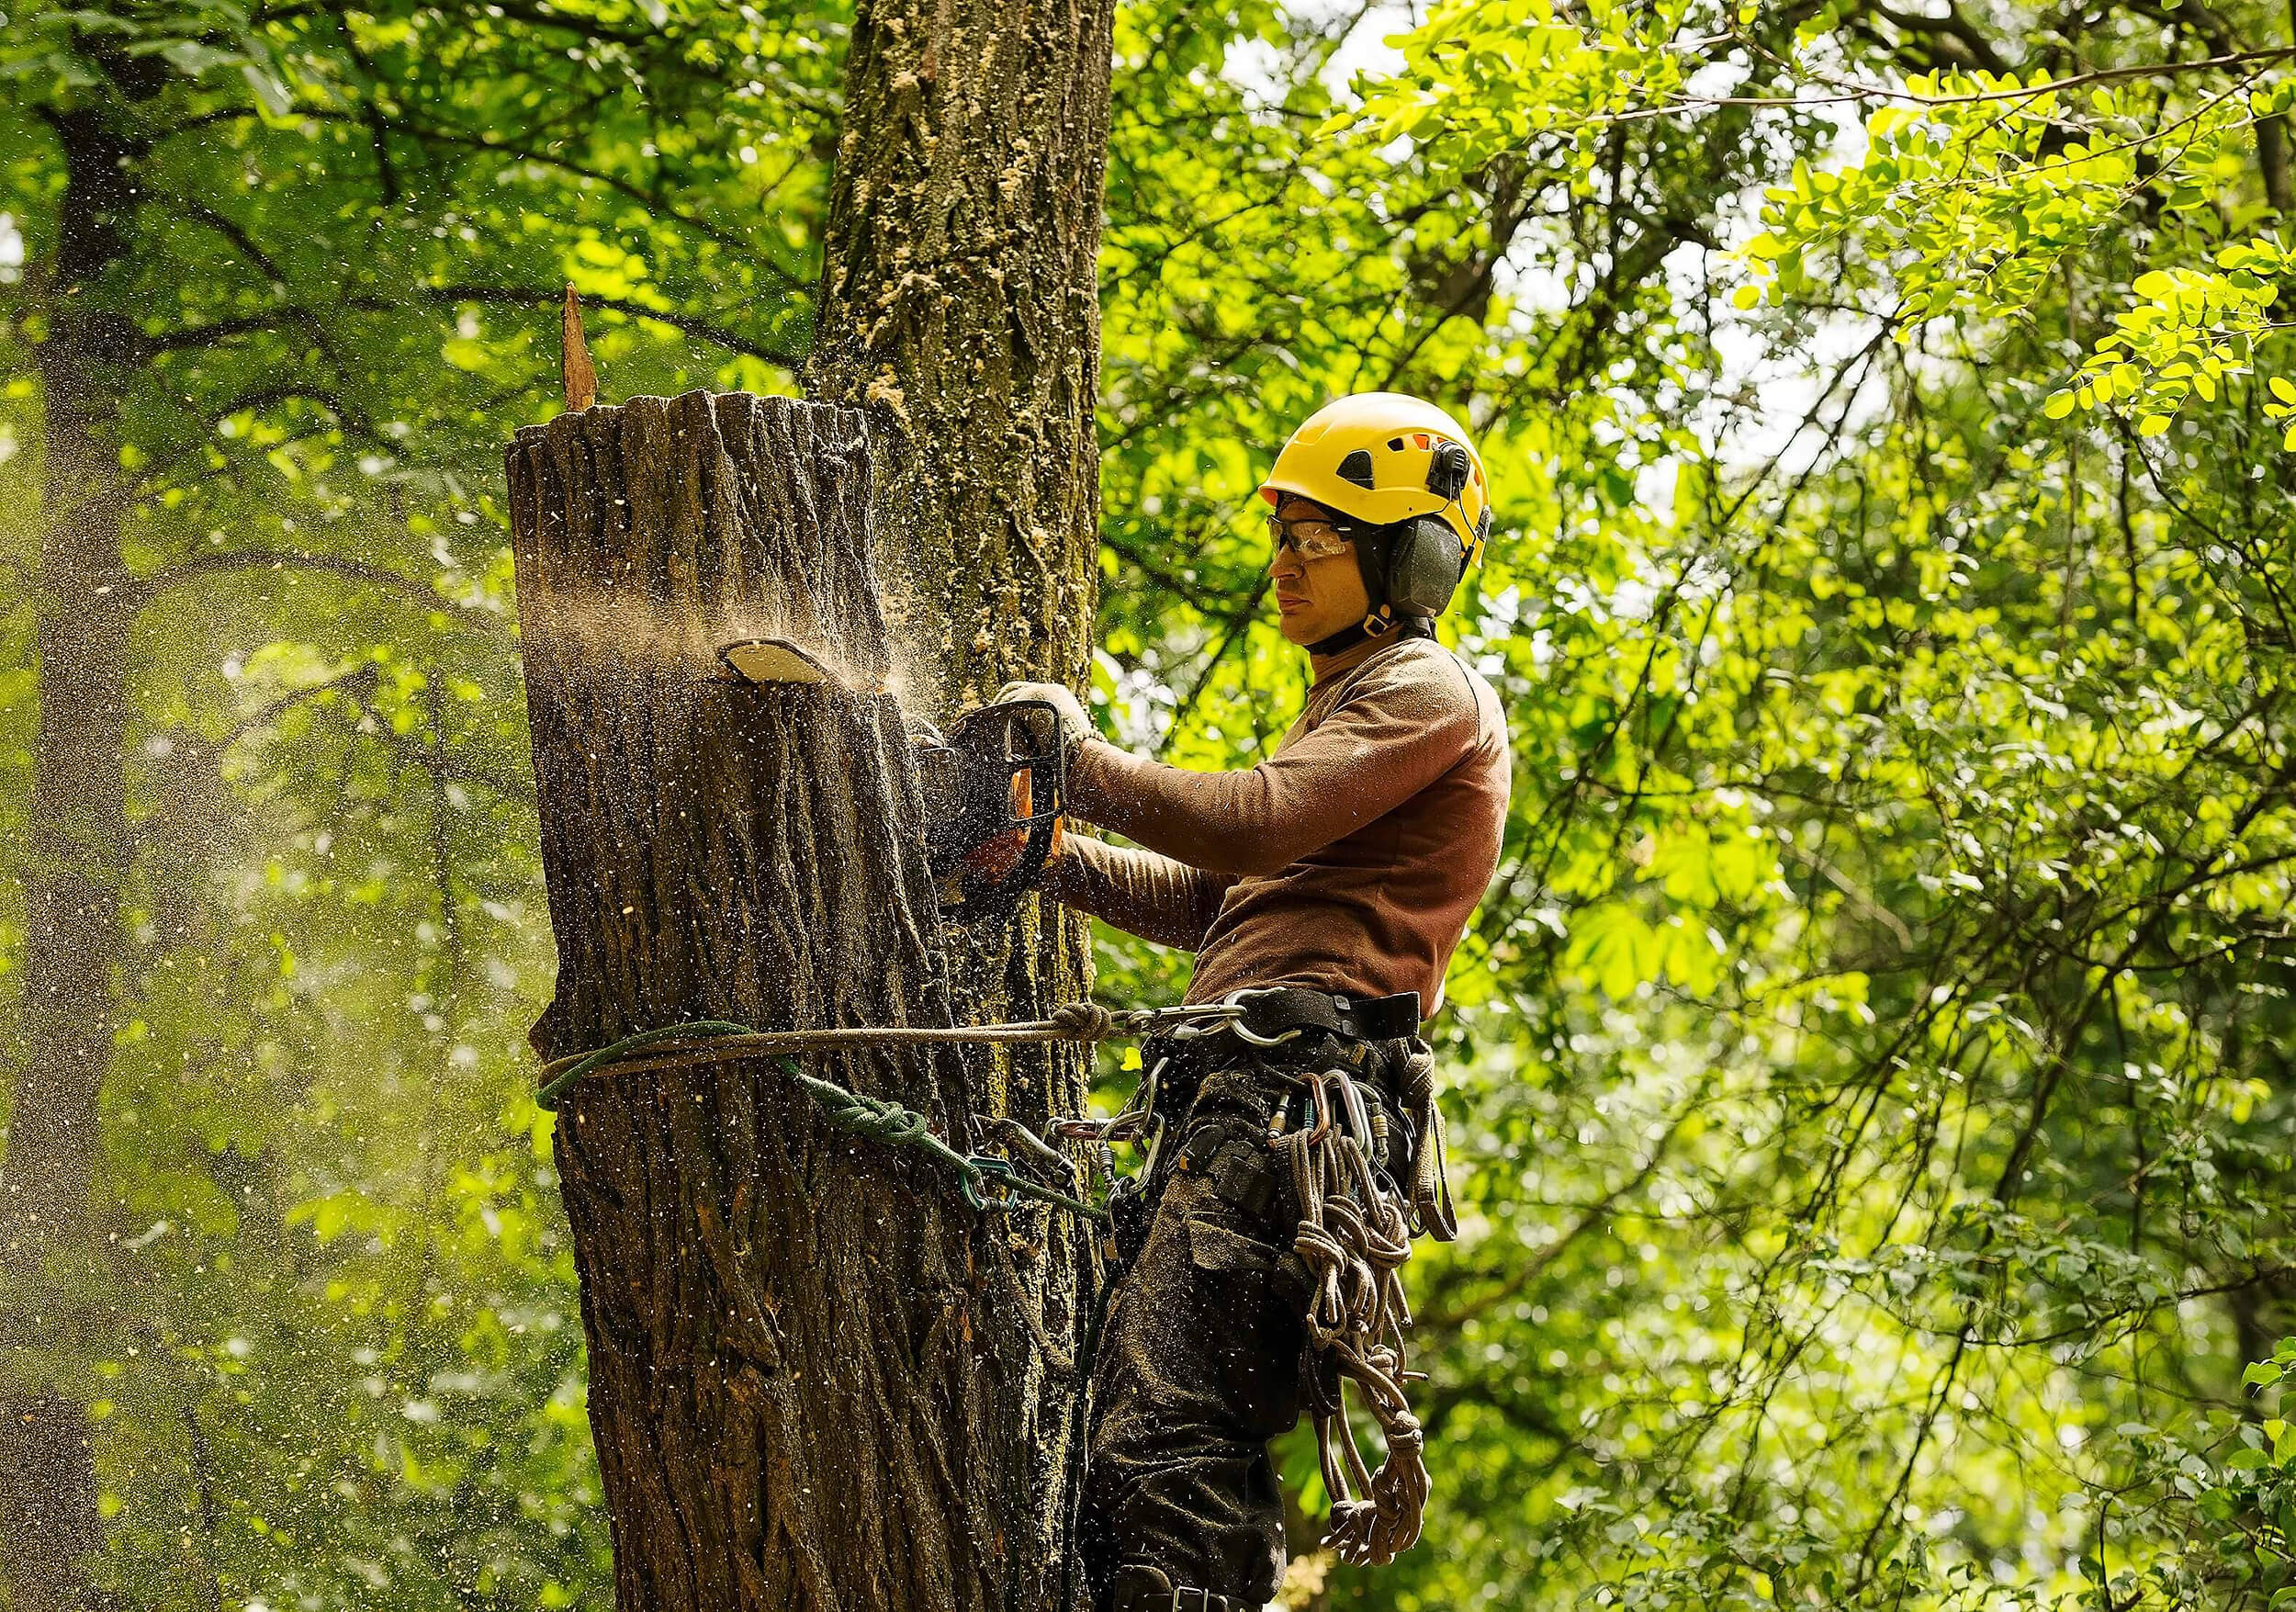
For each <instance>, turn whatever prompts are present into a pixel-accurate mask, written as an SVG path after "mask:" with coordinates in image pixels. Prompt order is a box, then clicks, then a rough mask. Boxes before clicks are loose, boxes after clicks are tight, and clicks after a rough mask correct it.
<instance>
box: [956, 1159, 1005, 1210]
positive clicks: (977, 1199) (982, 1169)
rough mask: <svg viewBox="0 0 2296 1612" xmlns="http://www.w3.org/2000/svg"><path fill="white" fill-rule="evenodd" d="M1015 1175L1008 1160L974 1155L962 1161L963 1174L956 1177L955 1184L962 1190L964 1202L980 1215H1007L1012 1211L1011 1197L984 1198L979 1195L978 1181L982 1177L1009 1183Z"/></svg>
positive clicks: (1000, 1195)
mask: <svg viewBox="0 0 2296 1612" xmlns="http://www.w3.org/2000/svg"><path fill="white" fill-rule="evenodd" d="M1017 1174H1018V1172H1016V1171H1015V1170H1014V1169H1013V1167H1012V1163H1011V1161H1010V1160H1008V1159H1001V1158H998V1157H997V1156H996V1155H995V1154H991V1153H976V1154H974V1155H971V1156H970V1157H968V1158H967V1159H966V1160H965V1161H964V1169H963V1172H962V1174H960V1175H959V1176H958V1177H957V1182H958V1184H959V1186H961V1187H962V1189H963V1190H964V1201H966V1202H967V1203H970V1204H971V1205H972V1206H973V1207H974V1209H975V1210H976V1211H978V1212H980V1213H982V1214H989V1213H996V1214H1008V1213H1010V1212H1011V1211H1012V1199H1011V1197H1010V1196H1009V1195H1008V1194H1007V1193H1003V1192H999V1193H998V1194H996V1196H995V1197H994V1198H985V1197H983V1196H982V1195H981V1187H980V1181H981V1178H982V1177H983V1176H994V1177H996V1178H997V1179H998V1180H1000V1181H1009V1180H1012V1179H1014V1178H1016V1176H1017Z"/></svg>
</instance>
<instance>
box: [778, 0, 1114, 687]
mask: <svg viewBox="0 0 2296 1612" xmlns="http://www.w3.org/2000/svg"><path fill="white" fill-rule="evenodd" d="M1114 16H1115V6H1114V4H1113V0H1082V3H1081V4H1077V5H1073V6H1053V5H1047V4H1043V3H1042V0H1022V3H1020V4H1012V3H1010V0H957V3H955V4H948V3H945V0H863V4H862V5H861V7H860V8H859V10H858V11H857V13H856V15H855V17H854V19H853V31H852V42H851V45H850V56H849V58H848V62H847V66H846V81H845V119H844V128H843V132H842V134H841V136H840V138H839V140H838V156H837V177H836V182H835V185H834V186H833V188H832V191H831V194H830V200H829V218H828V223H827V239H826V246H825V268H824V273H823V276H822V287H821V313H820V321H819V336H818V340H817V342H816V349H815V355H814V357H813V360H812V363H811V365H810V366H809V369H808V382H809V385H810V387H811V389H812V391H813V394H814V395H815V396H816V397H818V398H821V399H824V400H829V401H834V402H841V403H852V404H858V405H861V406H863V407H866V408H868V409H869V410H870V411H871V413H872V423H876V424H880V425H887V424H889V425H892V426H894V427H895V430H894V431H893V432H891V433H890V434H889V437H890V440H889V441H888V443H887V445H886V453H887V465H886V472H887V473H886V481H887V484H888V488H889V491H890V497H889V501H888V506H887V509H886V512H885V513H886V519H887V525H888V530H889V532H890V533H891V535H892V542H891V544H890V547H892V548H893V549H894V550H895V552H896V553H897V554H898V555H899V556H900V557H901V561H902V562H896V565H895V569H896V570H897V572H898V574H899V577H900V579H901V581H902V582H903V583H904V585H905V588H904V592H905V595H906V596H905V597H904V598H903V600H902V601H901V608H900V611H899V615H900V618H901V625H902V626H903V627H904V628H905V629H906V630H905V633H904V637H905V639H906V648H907V649H908V651H909V653H910V654H911V655H912V656H913V657H915V658H916V659H918V660H920V661H922V662H924V663H926V664H927V665H929V667H930V669H931V670H932V671H934V672H935V673H937V674H938V676H939V678H940V680H941V682H940V686H939V688H938V689H937V691H936V692H937V693H939V694H940V697H941V698H942V699H943V700H944V701H946V702H947V703H948V704H950V705H971V704H974V703H977V702H978V701H979V700H981V699H983V698H985V696H987V695H988V694H991V693H995V692H996V687H997V685H998V684H999V683H1001V682H1005V681H1006V680H1007V679H1008V678H1015V677H1039V678H1051V679H1054V680H1061V681H1067V682H1075V683H1078V684H1079V685H1081V683H1082V682H1083V680H1084V679H1085V677H1086V674H1087V673H1088V671H1089V670H1090V655H1089V651H1090V634H1091V629H1092V616H1093V603H1094V585H1093V584H1094V569H1093V560H1094V558H1095V556H1096V555H1097V553H1098V548H1099V517H1100V474H1099V447H1098V442H1097V434H1096V429H1095V424H1094V413H1093V411H1094V407H1095V405H1096V404H1097V401H1098V393H1099V384H1100V293H1099V279H1098V258H1099V251H1100V211H1101V199H1102V192H1103V186H1104V181H1105V179H1106V175H1107V171H1108V148H1109V56H1110V51H1111V49H1112V45H1111V28H1112V25H1113V18H1114ZM903 562H905V563H903Z"/></svg>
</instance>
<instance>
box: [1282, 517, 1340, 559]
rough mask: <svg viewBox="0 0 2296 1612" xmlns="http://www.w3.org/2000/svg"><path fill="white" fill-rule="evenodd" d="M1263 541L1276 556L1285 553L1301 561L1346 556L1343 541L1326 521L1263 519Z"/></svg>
mask: <svg viewBox="0 0 2296 1612" xmlns="http://www.w3.org/2000/svg"><path fill="white" fill-rule="evenodd" d="M1267 541H1268V543H1269V545H1270V546H1271V547H1273V548H1274V549H1275V551H1276V552H1277V554H1282V553H1285V552H1286V551H1289V552H1290V553H1292V554H1295V555H1297V556H1299V557H1300V558H1301V559H1322V558H1327V557H1329V556H1331V555H1334V554H1345V553H1346V552H1347V539H1346V538H1345V537H1343V536H1341V535H1339V528H1338V527H1336V526H1334V525H1333V524H1331V523H1330V522H1329V521H1323V520H1304V521H1287V520H1285V519H1284V518H1283V517H1282V516H1281V515H1270V516H1268V517H1267Z"/></svg>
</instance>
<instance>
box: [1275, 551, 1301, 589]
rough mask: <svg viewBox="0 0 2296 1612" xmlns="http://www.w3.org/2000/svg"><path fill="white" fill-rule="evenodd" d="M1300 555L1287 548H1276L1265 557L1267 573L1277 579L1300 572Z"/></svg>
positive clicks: (1294, 575)
mask: <svg viewBox="0 0 2296 1612" xmlns="http://www.w3.org/2000/svg"><path fill="white" fill-rule="evenodd" d="M1267 574H1268V575H1269V576H1271V577H1275V578H1277V580H1278V581H1280V580H1281V579H1283V578H1285V577H1296V576H1298V575H1299V574H1300V557H1299V556H1298V555H1296V554H1294V553H1292V552H1291V550H1290V549H1289V548H1278V549H1277V550H1276V552H1275V553H1273V554H1271V555H1269V556H1268V557H1267Z"/></svg>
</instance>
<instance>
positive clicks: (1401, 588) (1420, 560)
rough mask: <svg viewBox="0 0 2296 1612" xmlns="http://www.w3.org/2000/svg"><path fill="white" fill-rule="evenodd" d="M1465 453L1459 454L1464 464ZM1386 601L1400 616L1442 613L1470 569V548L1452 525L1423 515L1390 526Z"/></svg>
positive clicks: (1431, 516)
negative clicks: (1468, 559)
mask: <svg viewBox="0 0 2296 1612" xmlns="http://www.w3.org/2000/svg"><path fill="white" fill-rule="evenodd" d="M1459 457H1460V460H1461V461H1462V466H1463V465H1464V461H1465V459H1466V457H1467V456H1466V455H1465V454H1461V455H1460V456H1459ZM1390 530H1391V531H1392V533H1393V535H1392V537H1391V538H1390V541H1389V543H1388V554H1387V578H1386V581H1387V603H1388V604H1389V606H1390V608H1392V609H1393V610H1394V612H1395V614H1398V615H1415V616H1435V615H1441V614H1443V611H1444V607H1445V606H1446V605H1447V604H1449V603H1451V593H1452V591H1453V590H1455V589H1456V588H1458V585H1459V578H1460V577H1462V576H1464V575H1465V574H1466V571H1467V549H1466V547H1465V546H1464V545H1463V544H1461V543H1460V542H1459V540H1458V534H1457V533H1456V532H1454V531H1452V530H1451V527H1450V524H1449V523H1448V522H1446V521H1443V520H1440V519H1438V518H1437V517H1435V516H1434V515H1421V516H1420V517H1419V518H1418V519H1416V520H1412V521H1404V522H1401V523H1400V524H1397V525H1396V526H1394V527H1392V528H1390Z"/></svg>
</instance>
